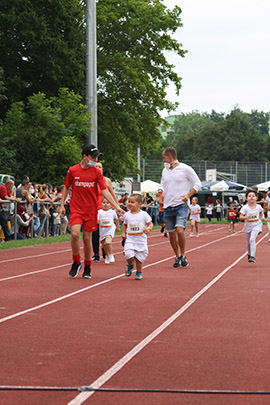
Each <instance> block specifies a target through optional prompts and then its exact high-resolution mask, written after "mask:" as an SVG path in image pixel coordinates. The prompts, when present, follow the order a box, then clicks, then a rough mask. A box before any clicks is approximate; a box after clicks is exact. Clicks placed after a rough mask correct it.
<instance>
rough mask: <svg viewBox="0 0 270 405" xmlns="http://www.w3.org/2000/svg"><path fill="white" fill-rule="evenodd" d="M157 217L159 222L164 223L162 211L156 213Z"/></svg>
mask: <svg viewBox="0 0 270 405" xmlns="http://www.w3.org/2000/svg"><path fill="white" fill-rule="evenodd" d="M158 219H159V223H160V224H163V223H164V211H161V212H159V213H158Z"/></svg>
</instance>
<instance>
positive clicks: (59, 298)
mask: <svg viewBox="0 0 270 405" xmlns="http://www.w3.org/2000/svg"><path fill="white" fill-rule="evenodd" d="M230 236H231V235H228V236H225V237H223V238H220V239H216V240H215V241H211V242H208V243H206V244H204V245H201V246H198V247H195V248H193V249H190V250H188V251H187V253H188V252H192V251H194V250H197V249H201V248H203V247H206V246H208V245H212V244H213V243H216V242H219V241H221V240H223V239H226V238H229V237H230ZM266 236H267V234H266V235H265V236H264V237H263V238H262V239H260V241H259V242H257V244H259V243H260V242H261V240H263V239H264V238H265V237H266ZM244 255H246V253H244ZM244 255H243V256H244ZM172 258H174V256H170V257H167V258H165V259H162V260H159V261H158V262H155V263H151V264H148V265H146V266H144V267H143V269H145V268H147V267H151V266H156V265H157V264H159V263H163V262H165V261H167V260H171V259H172ZM134 271H135V270H134ZM124 275H125V274H119V275H118V276H115V277H112V278H109V279H107V280H103V281H100V282H99V283H96V284H92V285H90V286H88V287H85V288H82V289H80V290H77V291H74V292H72V293H69V294H66V295H63V296H62V297H58V298H55V299H53V300H51V301H47V302H44V303H43V304H40V305H37V306H35V307H32V308H28V309H25V310H23V311H20V312H16V313H14V314H12V315H8V316H6V317H4V318H1V319H0V323H3V322H6V321H9V320H11V319H14V318H17V317H19V316H21V315H25V314H28V313H30V312H33V311H36V310H38V309H41V308H44V307H46V306H49V305H52V304H55V303H57V302H60V301H63V300H65V299H67V298H70V297H73V296H74V295H77V294H80V293H82V292H85V291H87V290H90V289H91V288H95V287H98V286H100V285H103V284H106V283H109V282H110V281H114V280H116V279H118V278H120V277H123V276H124Z"/></svg>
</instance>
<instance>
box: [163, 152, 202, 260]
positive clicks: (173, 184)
mask: <svg viewBox="0 0 270 405" xmlns="http://www.w3.org/2000/svg"><path fill="white" fill-rule="evenodd" d="M162 157H163V162H164V166H165V167H164V169H163V171H162V176H161V183H160V187H159V189H158V191H157V193H156V195H157V197H159V196H160V195H161V194H162V193H164V222H165V225H166V229H167V232H168V233H169V236H170V244H171V246H172V248H173V251H174V253H175V256H176V257H175V262H174V264H173V267H180V266H182V267H186V266H188V261H187V258H186V255H185V249H186V236H185V228H186V222H187V218H188V212H189V208H188V204H189V199H190V197H192V196H193V195H194V194H195V193H197V191H199V189H200V188H201V181H200V179H199V177H198V176H197V174H196V173H195V171H194V170H193V169H192V167H190V166H188V165H186V164H185V163H180V162H179V161H178V160H177V153H176V150H175V149H174V148H173V147H168V148H166V149H164V151H163V153H162ZM190 183H192V184H193V187H192V189H191V190H190Z"/></svg>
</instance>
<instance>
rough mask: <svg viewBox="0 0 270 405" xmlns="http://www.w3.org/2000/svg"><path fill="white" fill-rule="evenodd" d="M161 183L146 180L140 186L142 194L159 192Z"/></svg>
mask: <svg viewBox="0 0 270 405" xmlns="http://www.w3.org/2000/svg"><path fill="white" fill-rule="evenodd" d="M158 187H159V183H157V182H155V181H152V180H145V181H143V182H142V183H141V184H140V191H141V193H155V192H156V191H157V190H158Z"/></svg>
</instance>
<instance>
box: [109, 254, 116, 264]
mask: <svg viewBox="0 0 270 405" xmlns="http://www.w3.org/2000/svg"><path fill="white" fill-rule="evenodd" d="M108 258H109V260H110V263H114V262H115V258H114V255H109V256H108Z"/></svg>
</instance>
